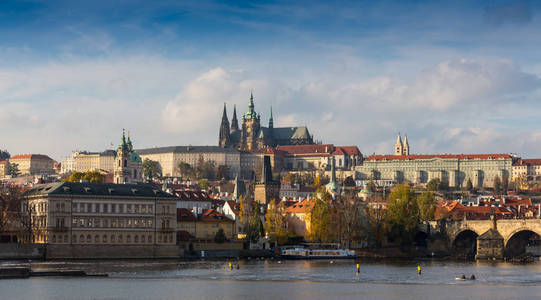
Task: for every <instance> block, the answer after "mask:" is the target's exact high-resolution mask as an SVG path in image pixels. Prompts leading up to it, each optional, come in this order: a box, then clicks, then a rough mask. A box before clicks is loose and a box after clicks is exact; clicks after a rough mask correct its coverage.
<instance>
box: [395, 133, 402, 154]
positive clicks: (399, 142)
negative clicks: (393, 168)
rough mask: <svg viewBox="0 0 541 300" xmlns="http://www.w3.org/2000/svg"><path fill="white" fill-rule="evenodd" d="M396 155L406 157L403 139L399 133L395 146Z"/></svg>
mask: <svg viewBox="0 0 541 300" xmlns="http://www.w3.org/2000/svg"><path fill="white" fill-rule="evenodd" d="M394 155H404V145H403V144H402V137H400V133H398V137H397V138H396V143H395V144H394Z"/></svg>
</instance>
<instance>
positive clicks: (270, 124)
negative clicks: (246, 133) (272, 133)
mask: <svg viewBox="0 0 541 300" xmlns="http://www.w3.org/2000/svg"><path fill="white" fill-rule="evenodd" d="M269 128H274V120H273V119H272V105H271V107H270V118H269Z"/></svg>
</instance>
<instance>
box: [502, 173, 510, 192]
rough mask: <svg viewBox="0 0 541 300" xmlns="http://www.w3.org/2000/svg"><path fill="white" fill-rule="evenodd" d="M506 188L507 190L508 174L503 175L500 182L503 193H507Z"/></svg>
mask: <svg viewBox="0 0 541 300" xmlns="http://www.w3.org/2000/svg"><path fill="white" fill-rule="evenodd" d="M508 190H509V176H503V182H502V191H503V194H504V195H507V191H508Z"/></svg>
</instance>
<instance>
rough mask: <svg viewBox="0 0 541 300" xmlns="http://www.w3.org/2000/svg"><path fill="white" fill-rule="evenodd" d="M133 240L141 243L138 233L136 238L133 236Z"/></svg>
mask: <svg viewBox="0 0 541 300" xmlns="http://www.w3.org/2000/svg"><path fill="white" fill-rule="evenodd" d="M133 242H134V243H139V236H138V235H136V236H135V237H134V238H133Z"/></svg>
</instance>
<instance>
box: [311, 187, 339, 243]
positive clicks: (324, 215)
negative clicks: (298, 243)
mask: <svg viewBox="0 0 541 300" xmlns="http://www.w3.org/2000/svg"><path fill="white" fill-rule="evenodd" d="M315 195H316V196H315V197H314V199H312V201H314V207H312V210H311V211H310V230H309V232H308V239H309V240H310V241H313V242H323V243H326V242H330V241H334V239H335V233H336V231H335V229H337V228H336V227H335V228H333V226H332V225H333V224H332V221H333V207H332V205H331V196H330V194H329V193H327V192H326V191H325V190H324V189H323V188H320V189H319V190H318V191H317V192H316V194H315Z"/></svg>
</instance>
